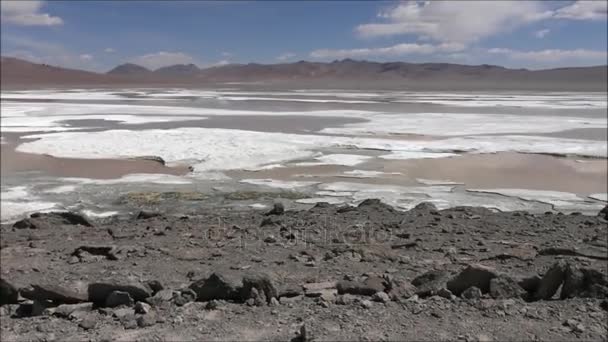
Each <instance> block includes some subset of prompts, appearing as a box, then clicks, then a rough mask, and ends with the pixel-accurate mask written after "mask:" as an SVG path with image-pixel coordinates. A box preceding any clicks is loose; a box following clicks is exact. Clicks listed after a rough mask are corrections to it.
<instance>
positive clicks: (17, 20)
mask: <svg viewBox="0 0 608 342" xmlns="http://www.w3.org/2000/svg"><path fill="white" fill-rule="evenodd" d="M43 6H44V2H43V1H33V0H23V1H6V0H5V1H1V2H0V18H1V19H2V22H3V23H7V24H13V25H21V26H53V25H61V24H63V20H62V19H61V18H59V17H55V16H52V15H50V14H48V13H43V12H41V10H42V7H43Z"/></svg>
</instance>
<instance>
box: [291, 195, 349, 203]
mask: <svg viewBox="0 0 608 342" xmlns="http://www.w3.org/2000/svg"><path fill="white" fill-rule="evenodd" d="M320 202H326V203H329V204H341V203H344V202H345V200H344V199H340V198H337V197H313V198H302V199H299V200H296V203H301V204H315V203H320Z"/></svg>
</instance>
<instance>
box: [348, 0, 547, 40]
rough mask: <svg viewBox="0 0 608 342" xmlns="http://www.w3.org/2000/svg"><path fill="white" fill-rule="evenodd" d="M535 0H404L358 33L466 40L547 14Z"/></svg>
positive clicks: (366, 35)
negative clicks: (378, 20)
mask: <svg viewBox="0 0 608 342" xmlns="http://www.w3.org/2000/svg"><path fill="white" fill-rule="evenodd" d="M551 15H552V12H551V11H548V10H546V9H545V8H544V6H543V4H542V3H541V2H537V1H426V2H417V1H408V2H405V3H401V4H399V5H397V6H396V7H393V8H391V9H389V10H387V11H384V12H381V13H380V14H379V15H378V16H379V17H380V18H381V19H383V20H384V21H385V22H382V23H371V24H364V25H360V26H358V27H357V28H356V31H357V32H358V34H359V35H361V36H362V37H380V36H394V35H407V34H410V35H416V36H418V38H425V39H432V40H435V41H440V42H457V43H463V44H468V43H472V42H476V41H479V40H481V39H483V38H486V37H490V36H493V35H495V34H497V33H501V32H505V31H510V30H513V29H516V28H518V27H521V26H523V25H525V24H528V23H532V22H535V21H538V20H542V19H546V18H549V17H551Z"/></svg>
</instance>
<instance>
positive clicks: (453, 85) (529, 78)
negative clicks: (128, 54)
mask: <svg viewBox="0 0 608 342" xmlns="http://www.w3.org/2000/svg"><path fill="white" fill-rule="evenodd" d="M1 62H2V63H1V65H0V70H1V80H2V87H3V88H8V87H21V88H28V87H44V86H76V85H79V86H114V85H115V86H127V85H129V86H155V87H163V86H189V87H193V86H194V87H195V86H209V85H214V84H218V83H226V82H240V83H244V84H247V83H252V84H257V85H259V84H266V85H270V86H280V87H281V88H288V87H292V86H293V87H320V88H332V87H345V88H353V89H356V88H361V89H364V88H379V89H382V88H394V89H407V90H416V89H450V90H491V89H496V90H499V89H504V90H568V91H606V88H607V87H606V83H607V82H606V79H607V77H608V73H607V67H606V66H594V67H578V68H560V69H547V70H526V69H507V68H504V67H500V66H494V65H461V64H449V63H422V64H415V63H405V62H390V63H378V62H368V61H355V60H352V59H345V60H341V61H334V62H331V63H320V62H306V61H300V62H296V63H287V64H255V63H250V64H231V65H225V66H218V67H211V68H207V69H199V68H198V67H197V66H195V65H193V64H190V65H173V66H168V67H163V68H160V69H158V70H155V71H150V70H148V69H146V68H144V67H141V66H138V65H135V64H130V63H127V64H123V65H120V66H118V67H116V68H114V69H112V70H111V71H109V72H108V73H106V74H100V73H93V72H87V71H82V70H73V69H65V68H59V67H53V66H48V65H44V64H35V63H31V62H27V61H24V60H20V59H16V58H11V57H2V59H1Z"/></svg>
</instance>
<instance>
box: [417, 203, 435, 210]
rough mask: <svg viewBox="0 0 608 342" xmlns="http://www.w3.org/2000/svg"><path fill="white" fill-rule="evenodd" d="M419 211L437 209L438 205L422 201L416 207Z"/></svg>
mask: <svg viewBox="0 0 608 342" xmlns="http://www.w3.org/2000/svg"><path fill="white" fill-rule="evenodd" d="M414 210H417V211H437V207H436V206H435V205H434V204H433V203H430V202H422V203H419V204H418V205H416V206H415V207H414Z"/></svg>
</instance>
